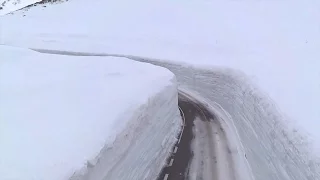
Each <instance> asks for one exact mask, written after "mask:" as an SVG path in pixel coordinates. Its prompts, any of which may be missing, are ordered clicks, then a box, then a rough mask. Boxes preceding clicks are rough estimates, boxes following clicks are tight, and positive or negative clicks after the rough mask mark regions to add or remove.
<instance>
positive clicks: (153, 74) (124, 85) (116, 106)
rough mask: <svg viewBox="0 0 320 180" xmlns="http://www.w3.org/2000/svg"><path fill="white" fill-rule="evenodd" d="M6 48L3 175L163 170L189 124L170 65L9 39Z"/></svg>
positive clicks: (152, 174) (56, 176) (56, 177)
mask: <svg viewBox="0 0 320 180" xmlns="http://www.w3.org/2000/svg"><path fill="white" fill-rule="evenodd" d="M0 54H1V55H2V56H1V57H3V58H2V59H1V60H0V62H1V65H0V147H1V148H0V179H1V180H8V179H16V180H20V179H23V180H29V179H46V180H64V179H69V178H70V177H72V179H94V180H98V179H103V177H104V178H106V179H108V180H109V179H110V180H112V179H115V180H119V179H120V180H121V179H126V180H127V179H136V180H141V179H144V178H145V179H155V178H156V177H157V175H158V174H159V173H160V171H161V169H162V166H163V165H164V163H165V159H166V157H167V156H168V155H169V150H170V149H171V148H169V147H171V146H173V144H174V143H175V141H176V138H175V137H176V136H177V135H178V131H179V130H180V125H181V120H180V119H179V117H180V116H179V110H178V97H177V94H178V93H177V81H176V78H175V76H174V74H172V73H171V72H170V71H169V70H167V69H165V68H161V67H158V66H154V65H150V64H147V63H140V62H135V61H132V60H128V59H126V58H114V57H72V56H60V55H59V56H58V55H48V54H42V53H38V52H35V51H31V50H27V49H20V48H12V47H8V46H0ZM44 60H45V61H44ZM97 156H98V157H97ZM151 165H152V166H151ZM123 170H126V172H123ZM74 172H76V173H74Z"/></svg>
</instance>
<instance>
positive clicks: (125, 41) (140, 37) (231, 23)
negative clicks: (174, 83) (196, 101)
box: [0, 0, 320, 180]
mask: <svg viewBox="0 0 320 180" xmlns="http://www.w3.org/2000/svg"><path fill="white" fill-rule="evenodd" d="M83 9H85V12H86V13H83ZM56 12H59V13H58V14H57V13H56ZM23 15H26V16H25V17H23ZM75 19H76V20H75ZM319 19H320V2H319V1H316V0H307V1H295V0H293V1H286V0H281V1H266V0H264V1H182V0H178V1H168V0H161V1H160V0H155V1H145V0H138V1H127V0H120V1H102V0H98V1H94V2H90V3H88V1H87V0H77V1H69V2H66V3H63V4H59V5H57V6H51V7H47V8H45V9H44V8H43V7H34V8H32V9H30V10H29V11H28V12H24V11H19V12H16V13H15V14H14V15H9V16H3V17H0V25H1V26H2V28H1V30H2V33H1V34H0V35H1V36H0V43H2V44H10V45H14V46H21V47H28V48H35V49H51V50H60V51H66V52H59V53H67V51H73V52H82V53H84V52H86V53H87V55H89V54H90V53H91V55H94V54H96V53H100V55H103V54H105V55H110V54H111V55H112V54H113V55H129V56H130V55H131V56H138V57H149V60H148V58H144V60H145V61H148V62H149V61H150V60H152V61H155V60H157V61H158V63H156V64H158V65H161V66H165V67H167V68H169V69H170V70H171V71H173V72H174V73H175V74H176V76H177V77H178V80H179V83H180V86H182V87H184V88H186V89H188V90H192V91H194V92H195V94H198V95H199V96H200V95H201V96H204V98H205V99H206V100H207V101H208V102H209V103H210V104H215V103H218V104H220V106H221V107H222V108H223V109H225V111H227V112H228V113H229V114H230V116H231V118H232V121H230V124H233V123H234V124H233V125H234V127H235V130H236V131H237V132H238V135H239V138H240V141H241V143H242V144H243V146H244V147H243V149H244V152H245V153H246V155H247V157H248V162H249V164H250V166H251V168H252V171H253V174H255V177H256V179H263V178H265V179H268V178H270V177H272V178H270V179H279V180H280V179H296V180H302V179H319V177H320V175H319V172H320V171H319V160H318V158H319V156H320V133H319V132H318V127H319V126H320V124H319V119H320V109H319V106H318V104H319V103H318V102H319V101H320V93H319V92H320V84H319V81H318V80H319V78H320V70H319V68H318V67H320V61H319V59H320V51H319V47H320V29H319ZM73 54H77V53H73ZM137 59H140V60H143V59H141V58H137ZM159 62H167V63H159ZM168 62H170V63H168ZM171 62H174V63H177V64H176V65H174V67H176V68H172V67H171V66H173V65H172V63H171ZM180 64H183V65H180ZM199 68H200V69H199ZM208 82H210V83H208ZM253 112H254V113H253Z"/></svg>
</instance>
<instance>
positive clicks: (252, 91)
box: [131, 57, 320, 180]
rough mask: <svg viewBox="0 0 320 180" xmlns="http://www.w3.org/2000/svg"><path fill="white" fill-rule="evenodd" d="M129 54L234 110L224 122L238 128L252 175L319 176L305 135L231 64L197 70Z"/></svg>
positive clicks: (264, 178)
mask: <svg viewBox="0 0 320 180" xmlns="http://www.w3.org/2000/svg"><path fill="white" fill-rule="evenodd" d="M131 59H134V60H137V61H142V62H149V63H152V64H154V65H158V66H162V67H165V68H168V69H169V70H171V71H172V72H173V73H174V74H175V75H176V76H177V80H178V84H179V87H181V88H182V89H184V90H187V91H192V92H194V93H195V94H197V95H199V97H202V98H204V99H205V101H206V103H208V104H209V105H214V104H219V105H220V106H221V107H222V108H223V109H224V110H225V111H226V112H227V113H228V114H229V115H230V118H229V119H227V120H226V123H227V124H228V125H229V127H234V128H233V129H232V130H234V131H235V132H237V133H235V134H237V136H238V137H239V138H240V141H241V144H242V147H243V149H242V151H243V152H244V154H243V156H244V157H245V159H246V160H247V162H248V164H249V167H250V168H251V171H252V174H253V176H254V177H253V178H254V179H257V180H270V179H272V180H315V179H320V165H319V164H317V163H316V162H317V161H316V160H315V159H312V157H310V156H309V154H308V151H307V149H306V148H307V146H306V144H305V142H304V139H303V138H301V137H300V136H299V135H298V134H293V133H294V132H292V133H291V131H290V130H288V129H287V128H286V125H285V124H284V122H285V121H284V117H283V116H282V115H281V113H280V110H278V109H277V107H276V106H275V105H274V104H273V102H272V100H271V99H270V98H268V97H267V96H265V95H264V94H262V93H261V92H260V91H259V89H257V88H256V87H254V86H253V85H252V84H251V83H250V81H249V80H248V79H247V78H246V75H245V74H244V73H242V72H239V71H237V70H233V69H228V68H211V69H209V68H208V69H199V68H196V67H193V66H189V65H179V64H173V63H169V62H161V61H160V60H159V61H155V60H150V59H143V58H138V57H131ZM217 111H219V110H217ZM240 149H241V148H240ZM239 168H240V169H241V167H239ZM242 168H245V167H242Z"/></svg>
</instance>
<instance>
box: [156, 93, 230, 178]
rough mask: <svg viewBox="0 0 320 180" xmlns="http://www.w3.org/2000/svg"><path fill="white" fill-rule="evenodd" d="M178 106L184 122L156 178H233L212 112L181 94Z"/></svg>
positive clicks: (226, 151)
mask: <svg viewBox="0 0 320 180" xmlns="http://www.w3.org/2000/svg"><path fill="white" fill-rule="evenodd" d="M179 107H180V114H181V117H182V119H183V120H184V124H185V125H184V128H183V131H182V134H180V135H179V140H178V142H177V143H176V145H175V147H174V148H173V150H172V154H171V156H170V157H169V158H168V160H167V165H166V166H165V167H164V168H163V170H162V172H161V174H160V176H159V177H158V179H157V180H222V179H223V180H234V179H236V178H235V176H234V175H233V170H232V160H231V157H230V156H229V154H230V153H229V152H230V150H229V149H228V147H227V146H226V144H227V143H226V142H225V139H224V138H225V137H224V131H223V129H222V128H221V127H220V126H219V123H218V121H217V118H216V117H215V116H214V114H213V113H211V112H210V111H209V110H208V109H207V107H206V106H205V105H203V104H201V103H199V102H196V101H193V100H191V99H190V98H188V97H187V96H185V95H183V94H179ZM221 150H222V151H224V152H221ZM218 156H222V157H218ZM220 161H221V162H220Z"/></svg>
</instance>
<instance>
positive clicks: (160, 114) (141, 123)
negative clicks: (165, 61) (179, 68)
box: [70, 77, 182, 180]
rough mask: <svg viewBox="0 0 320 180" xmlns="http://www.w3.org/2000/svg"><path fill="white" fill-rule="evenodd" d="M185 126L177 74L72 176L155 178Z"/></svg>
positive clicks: (77, 179) (80, 178)
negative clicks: (110, 141) (179, 104)
mask: <svg viewBox="0 0 320 180" xmlns="http://www.w3.org/2000/svg"><path fill="white" fill-rule="evenodd" d="M181 126H182V121H181V117H180V114H179V110H178V93H177V83H176V79H175V77H173V78H172V84H171V85H168V86H167V87H165V88H164V89H161V91H160V92H159V93H157V94H156V95H154V96H153V97H150V98H149V100H148V103H146V104H144V105H142V106H140V107H138V108H137V110H136V111H135V113H134V114H133V115H132V117H131V118H130V121H129V123H128V124H127V125H126V128H125V129H124V130H123V131H122V133H120V134H118V135H117V137H116V139H115V141H114V142H113V144H112V145H107V146H105V147H104V148H103V149H102V150H101V152H100V153H99V155H98V157H97V158H96V159H95V160H93V161H90V162H88V163H87V166H86V167H85V168H84V169H82V170H81V171H78V172H76V173H75V174H74V175H73V176H72V177H71V178H70V180H98V179H101V180H109V179H110V180H111V179H115V180H128V179H136V180H153V179H156V177H157V176H158V175H159V173H160V171H161V169H162V167H163V166H164V165H165V163H166V158H167V157H168V156H169V155H170V153H171V147H173V146H174V144H175V143H176V141H177V138H176V137H177V135H178V134H179V132H180V129H181Z"/></svg>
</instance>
